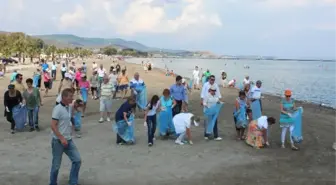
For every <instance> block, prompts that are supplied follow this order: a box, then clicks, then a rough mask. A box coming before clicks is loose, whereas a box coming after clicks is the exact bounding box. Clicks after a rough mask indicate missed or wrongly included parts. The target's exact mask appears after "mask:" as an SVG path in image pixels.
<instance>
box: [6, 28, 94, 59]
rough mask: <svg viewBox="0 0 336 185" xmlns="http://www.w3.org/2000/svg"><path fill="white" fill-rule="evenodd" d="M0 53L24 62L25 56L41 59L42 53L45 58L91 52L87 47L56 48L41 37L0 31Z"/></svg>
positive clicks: (74, 55) (80, 55)
mask: <svg viewBox="0 0 336 185" xmlns="http://www.w3.org/2000/svg"><path fill="white" fill-rule="evenodd" d="M0 53H1V54H2V56H3V57H6V58H9V57H12V56H16V57H18V59H19V62H23V63H24V62H25V58H30V62H33V59H34V58H38V59H41V55H42V54H44V55H45V56H46V59H47V60H50V59H51V60H53V61H54V60H55V59H56V58H61V57H62V56H66V57H82V58H83V57H87V56H90V55H92V54H93V52H92V51H91V50H89V49H84V48H81V47H75V48H70V47H65V48H57V47H56V46H55V45H48V44H46V43H45V42H44V41H43V40H42V39H39V38H35V37H32V36H29V35H26V34H24V33H22V32H13V33H1V34H0Z"/></svg>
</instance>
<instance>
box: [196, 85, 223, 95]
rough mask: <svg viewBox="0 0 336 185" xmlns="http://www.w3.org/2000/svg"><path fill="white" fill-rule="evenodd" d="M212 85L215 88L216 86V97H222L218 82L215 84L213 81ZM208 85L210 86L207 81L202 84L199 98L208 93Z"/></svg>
mask: <svg viewBox="0 0 336 185" xmlns="http://www.w3.org/2000/svg"><path fill="white" fill-rule="evenodd" d="M213 85H214V86H215V88H216V96H217V97H218V98H222V95H221V93H220V91H219V90H220V89H219V87H218V84H216V83H214V84H213ZM210 87H211V84H210V83H209V82H206V83H205V84H204V85H203V87H202V92H201V98H205V97H206V96H207V95H208V94H209V89H210Z"/></svg>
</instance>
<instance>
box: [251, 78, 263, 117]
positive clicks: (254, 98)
mask: <svg viewBox="0 0 336 185" xmlns="http://www.w3.org/2000/svg"><path fill="white" fill-rule="evenodd" d="M250 93H251V95H250V96H251V99H250V101H251V103H250V105H251V109H252V115H253V120H256V119H258V118H259V117H260V116H261V115H262V103H261V81H260V80H258V81H257V83H256V86H254V87H253V88H252V89H251V91H250Z"/></svg>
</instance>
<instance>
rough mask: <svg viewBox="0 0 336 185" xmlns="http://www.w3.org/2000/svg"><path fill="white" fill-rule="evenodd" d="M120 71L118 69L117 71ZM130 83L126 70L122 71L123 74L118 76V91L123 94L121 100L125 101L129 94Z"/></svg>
mask: <svg viewBox="0 0 336 185" xmlns="http://www.w3.org/2000/svg"><path fill="white" fill-rule="evenodd" d="M117 71H118V69H117ZM128 83H129V80H128V77H127V74H126V70H122V71H121V74H120V75H119V76H118V89H117V91H119V90H120V92H121V94H122V95H121V98H122V99H124V98H125V96H126V94H127V89H128Z"/></svg>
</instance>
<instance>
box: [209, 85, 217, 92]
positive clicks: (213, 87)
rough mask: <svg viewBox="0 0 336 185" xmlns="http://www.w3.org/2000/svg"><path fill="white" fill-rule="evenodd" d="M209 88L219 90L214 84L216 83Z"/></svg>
mask: <svg viewBox="0 0 336 185" xmlns="http://www.w3.org/2000/svg"><path fill="white" fill-rule="evenodd" d="M209 90H213V91H216V90H217V88H216V86H214V85H211V86H210V88H209Z"/></svg>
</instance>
